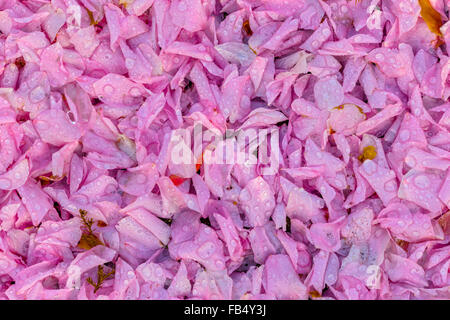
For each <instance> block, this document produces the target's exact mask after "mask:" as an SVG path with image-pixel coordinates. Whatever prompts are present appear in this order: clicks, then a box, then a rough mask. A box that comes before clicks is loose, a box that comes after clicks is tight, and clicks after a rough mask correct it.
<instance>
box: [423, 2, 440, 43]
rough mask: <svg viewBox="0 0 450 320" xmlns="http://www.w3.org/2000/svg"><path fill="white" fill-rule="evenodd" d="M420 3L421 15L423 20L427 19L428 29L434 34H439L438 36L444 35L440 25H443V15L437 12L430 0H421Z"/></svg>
mask: <svg viewBox="0 0 450 320" xmlns="http://www.w3.org/2000/svg"><path fill="white" fill-rule="evenodd" d="M419 5H420V16H421V17H422V19H423V20H425V23H426V24H427V26H428V29H430V31H431V32H433V33H434V34H437V35H438V36H440V37H442V33H441V30H439V29H440V27H441V26H442V24H443V23H442V17H441V15H440V14H439V12H437V11H436V10H435V9H434V8H433V6H432V5H431V4H430V1H429V0H419Z"/></svg>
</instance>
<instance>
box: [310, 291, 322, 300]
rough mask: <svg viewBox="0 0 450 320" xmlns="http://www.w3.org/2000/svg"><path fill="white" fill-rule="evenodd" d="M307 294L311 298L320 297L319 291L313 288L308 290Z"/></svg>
mask: <svg viewBox="0 0 450 320" xmlns="http://www.w3.org/2000/svg"><path fill="white" fill-rule="evenodd" d="M309 296H310V297H311V298H320V297H321V295H320V293H319V292H317V291H315V290H313V291H310V292H309Z"/></svg>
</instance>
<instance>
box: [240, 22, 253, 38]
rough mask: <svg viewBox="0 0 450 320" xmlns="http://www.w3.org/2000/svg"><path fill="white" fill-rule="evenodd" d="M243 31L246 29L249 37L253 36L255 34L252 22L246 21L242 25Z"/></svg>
mask: <svg viewBox="0 0 450 320" xmlns="http://www.w3.org/2000/svg"><path fill="white" fill-rule="evenodd" d="M242 29H244V31H245V33H246V34H247V35H248V36H251V35H252V34H253V31H252V28H250V22H249V21H248V20H245V21H244V23H243V24H242Z"/></svg>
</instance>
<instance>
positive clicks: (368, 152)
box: [358, 146, 377, 162]
mask: <svg viewBox="0 0 450 320" xmlns="http://www.w3.org/2000/svg"><path fill="white" fill-rule="evenodd" d="M376 156H377V150H376V149H375V147H374V146H367V147H365V148H364V149H363V152H362V153H361V155H360V156H359V157H358V160H359V161H361V162H364V161H365V160H367V159H369V160H373V159H375V157H376Z"/></svg>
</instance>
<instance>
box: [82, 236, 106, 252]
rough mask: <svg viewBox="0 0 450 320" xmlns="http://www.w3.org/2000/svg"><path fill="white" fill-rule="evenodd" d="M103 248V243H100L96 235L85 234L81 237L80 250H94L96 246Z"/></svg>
mask: <svg viewBox="0 0 450 320" xmlns="http://www.w3.org/2000/svg"><path fill="white" fill-rule="evenodd" d="M98 245H100V246H102V245H103V242H101V241H100V239H99V238H97V236H96V235H94V234H85V233H83V234H82V235H81V239H80V241H79V242H78V248H80V249H84V250H89V249H92V248H93V247H95V246H98Z"/></svg>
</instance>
